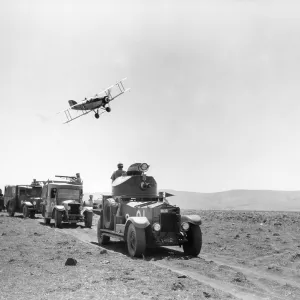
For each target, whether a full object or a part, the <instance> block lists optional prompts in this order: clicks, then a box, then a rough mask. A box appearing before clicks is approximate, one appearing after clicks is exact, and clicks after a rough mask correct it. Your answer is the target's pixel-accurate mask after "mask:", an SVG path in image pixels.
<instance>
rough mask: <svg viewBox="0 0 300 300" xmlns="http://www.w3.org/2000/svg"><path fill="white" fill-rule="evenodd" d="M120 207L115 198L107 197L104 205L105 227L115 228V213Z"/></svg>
mask: <svg viewBox="0 0 300 300" xmlns="http://www.w3.org/2000/svg"><path fill="white" fill-rule="evenodd" d="M117 209H118V204H117V203H116V202H115V200H114V199H113V198H109V199H106V200H105V201H104V207H103V225H104V228H105V229H114V213H116V211H117Z"/></svg>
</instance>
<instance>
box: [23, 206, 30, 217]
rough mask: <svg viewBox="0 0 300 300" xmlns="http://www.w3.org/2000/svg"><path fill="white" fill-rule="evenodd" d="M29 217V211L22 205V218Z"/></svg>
mask: <svg viewBox="0 0 300 300" xmlns="http://www.w3.org/2000/svg"><path fill="white" fill-rule="evenodd" d="M28 217H29V210H28V207H27V206H26V205H23V218H28Z"/></svg>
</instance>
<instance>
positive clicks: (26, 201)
mask: <svg viewBox="0 0 300 300" xmlns="http://www.w3.org/2000/svg"><path fill="white" fill-rule="evenodd" d="M41 193H42V185H41V184H40V181H36V180H35V179H33V181H32V183H31V184H30V185H26V184H25V185H6V186H5V188H4V205H5V207H6V210H7V212H8V215H9V216H11V217H13V216H14V215H15V213H22V214H23V217H24V218H28V217H30V218H34V217H35V214H36V213H39V212H40V204H41Z"/></svg>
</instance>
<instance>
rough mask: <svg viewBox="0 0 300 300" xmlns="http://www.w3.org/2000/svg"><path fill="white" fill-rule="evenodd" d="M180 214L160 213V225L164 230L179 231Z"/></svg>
mask: <svg viewBox="0 0 300 300" xmlns="http://www.w3.org/2000/svg"><path fill="white" fill-rule="evenodd" d="M179 217H180V216H179V215H177V214H176V213H162V214H161V215H160V225H161V231H162V232H178V231H179V227H178V221H179Z"/></svg>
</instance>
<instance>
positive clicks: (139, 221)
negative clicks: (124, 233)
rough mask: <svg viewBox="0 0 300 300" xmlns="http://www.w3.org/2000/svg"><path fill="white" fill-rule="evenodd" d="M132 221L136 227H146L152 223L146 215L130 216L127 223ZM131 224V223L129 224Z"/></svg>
mask: <svg viewBox="0 0 300 300" xmlns="http://www.w3.org/2000/svg"><path fill="white" fill-rule="evenodd" d="M130 222H131V223H132V224H133V225H134V226H135V227H136V228H146V227H147V226H149V225H150V222H149V221H148V219H147V218H146V217H129V218H128V219H127V222H126V227H127V224H129V223H130ZM128 226H129V225H128Z"/></svg>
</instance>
